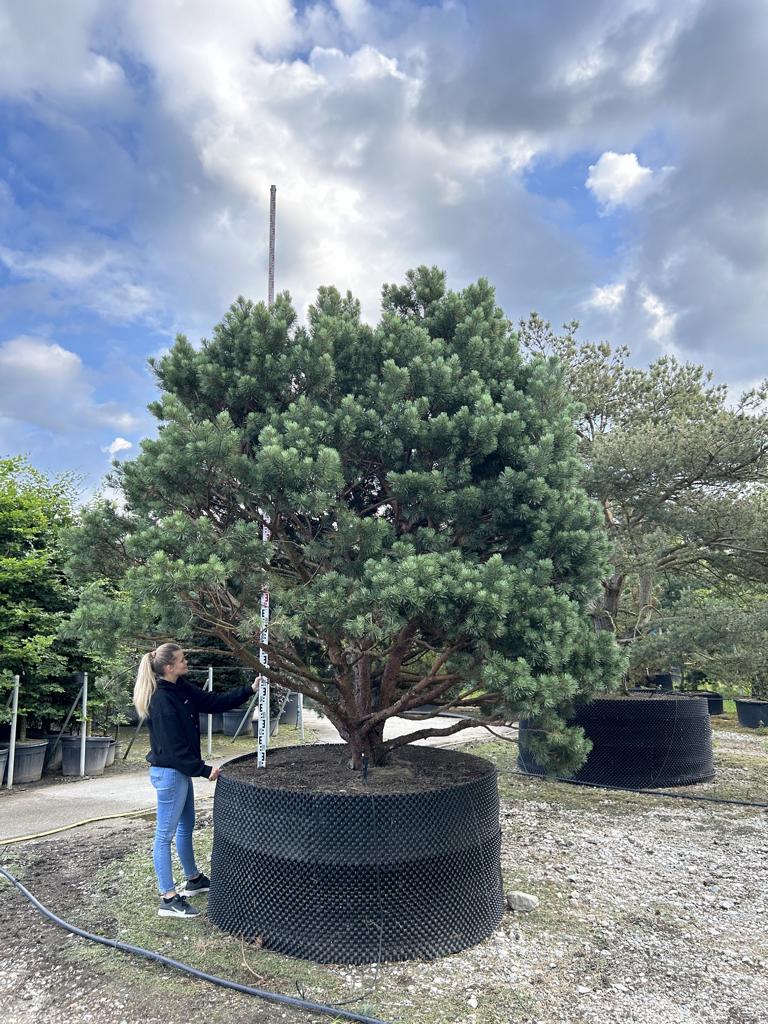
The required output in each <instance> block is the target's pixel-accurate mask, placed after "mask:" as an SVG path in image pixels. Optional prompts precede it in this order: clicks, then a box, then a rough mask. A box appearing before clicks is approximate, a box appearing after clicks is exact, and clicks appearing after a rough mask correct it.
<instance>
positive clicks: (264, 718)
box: [256, 185, 277, 768]
mask: <svg viewBox="0 0 768 1024" xmlns="http://www.w3.org/2000/svg"><path fill="white" fill-rule="evenodd" d="M276 206H277V186H275V185H271V186H270V188H269V283H268V285H267V302H268V304H269V305H270V306H272V305H273V304H274V301H275V212H276ZM262 517H263V526H262V530H261V539H262V541H263V542H264V543H265V544H266V543H267V541H268V540H269V537H270V529H269V515H268V514H267V513H266V512H262ZM259 604H260V609H259V610H260V613H261V615H260V618H261V624H260V630H259V642H260V643H261V644H262V647H261V648H260V650H259V661H260V662H261V664H262V665H263V666H264V668H269V654H268V653H267V650H266V647H267V644H268V643H269V586H268V585H267V584H266V583H265V584H264V585H263V587H262V588H261V601H260V602H259ZM258 721H259V727H258V748H257V749H258V753H257V757H256V764H257V766H258V767H259V768H263V767H264V766H265V765H266V763H267V744H268V743H269V680H268V679H267V677H266V676H264V675H263V676H262V677H261V680H260V682H259V719H258Z"/></svg>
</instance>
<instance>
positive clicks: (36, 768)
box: [0, 733, 117, 784]
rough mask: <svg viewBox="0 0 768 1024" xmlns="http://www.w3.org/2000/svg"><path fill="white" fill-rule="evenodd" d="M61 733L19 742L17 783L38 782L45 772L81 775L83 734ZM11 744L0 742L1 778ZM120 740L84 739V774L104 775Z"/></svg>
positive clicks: (16, 771) (15, 768)
mask: <svg viewBox="0 0 768 1024" xmlns="http://www.w3.org/2000/svg"><path fill="white" fill-rule="evenodd" d="M57 737H58V733H51V734H50V735H48V736H44V737H39V738H37V739H28V740H23V741H22V742H17V743H16V754H15V758H14V765H13V781H14V783H19V784H20V783H24V782H37V781H39V779H41V778H42V775H43V772H44V771H46V772H57V771H61V773H62V775H79V774H80V737H79V736H62V737H61V739H60V741H59V742H58V743H57V742H56V740H57ZM9 748H10V744H9V743H1V744H0V781H2V782H5V781H6V778H7V774H8V754H9ZM116 751H117V741H116V740H114V739H112V738H111V737H110V736H88V737H87V738H86V741H85V774H86V775H101V774H102V773H103V772H104V769H105V768H107V767H109V766H110V765H112V764H114V761H115V754H116Z"/></svg>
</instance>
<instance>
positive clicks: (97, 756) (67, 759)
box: [61, 736, 112, 775]
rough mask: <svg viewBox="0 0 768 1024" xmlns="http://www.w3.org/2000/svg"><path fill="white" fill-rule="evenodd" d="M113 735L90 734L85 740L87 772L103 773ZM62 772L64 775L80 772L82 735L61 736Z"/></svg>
mask: <svg viewBox="0 0 768 1024" xmlns="http://www.w3.org/2000/svg"><path fill="white" fill-rule="evenodd" d="M111 742H112V737H111V736H88V737H86V740H85V774H86V775H102V774H103V773H104V766H105V765H106V763H107V754H108V753H109V745H110V743H111ZM61 773H62V775H79V774H80V737H79V736H62V738H61Z"/></svg>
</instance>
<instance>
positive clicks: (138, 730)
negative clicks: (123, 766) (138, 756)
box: [123, 718, 145, 761]
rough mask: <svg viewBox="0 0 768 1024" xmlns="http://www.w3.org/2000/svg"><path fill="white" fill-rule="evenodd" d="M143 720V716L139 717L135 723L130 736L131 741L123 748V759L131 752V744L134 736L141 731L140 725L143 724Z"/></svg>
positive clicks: (134, 739) (134, 738)
mask: <svg viewBox="0 0 768 1024" xmlns="http://www.w3.org/2000/svg"><path fill="white" fill-rule="evenodd" d="M144 722H145V719H144V718H140V719H139V721H138V723H137V725H136V729H135V731H134V734H133V736H131V742H130V743H129V744H128V746H127V747H126V748H125V753H124V754H123V760H124V761H125V760H126V759H127V757H128V755H129V754H130V752H131V747H132V746H133V744H134V743H135V742H136V737H137V736H138V735H139V733H140V732H141V727H142V725H144Z"/></svg>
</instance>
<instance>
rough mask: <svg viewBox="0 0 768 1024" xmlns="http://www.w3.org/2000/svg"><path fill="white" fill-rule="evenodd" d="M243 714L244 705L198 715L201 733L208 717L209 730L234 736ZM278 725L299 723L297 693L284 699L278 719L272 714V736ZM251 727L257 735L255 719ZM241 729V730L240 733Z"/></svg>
mask: <svg viewBox="0 0 768 1024" xmlns="http://www.w3.org/2000/svg"><path fill="white" fill-rule="evenodd" d="M244 714H245V705H243V707H241V708H236V709H235V710H234V711H224V712H223V713H222V714H220V715H210V716H208V715H205V714H201V715H200V732H201V734H202V735H206V734H207V732H208V718H209V717H210V718H211V719H212V722H211V732H220V733H222V734H223V735H224V736H234V735H235V733H236V732H237V730H238V729H239V728H240V723H241V722H242V720H243V715H244ZM278 724H279V725H293V726H298V724H299V695H298V694H297V693H292V694H291V695H290V697H289V698H288V700H287V701H286V704H285V707H284V708H283V712H282V714H281V715H280V719H279V722H278V719H277V718H276V717H275V716H273V717H272V719H271V721H270V733H271V734H272V735H273V736H274V734H275V733H276V732H277V727H278ZM251 729H252V732H253V735H254V736H256V735H257V731H258V727H257V722H256V719H254V720H253V721H252V722H251ZM242 732H243V730H241V734H242Z"/></svg>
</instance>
